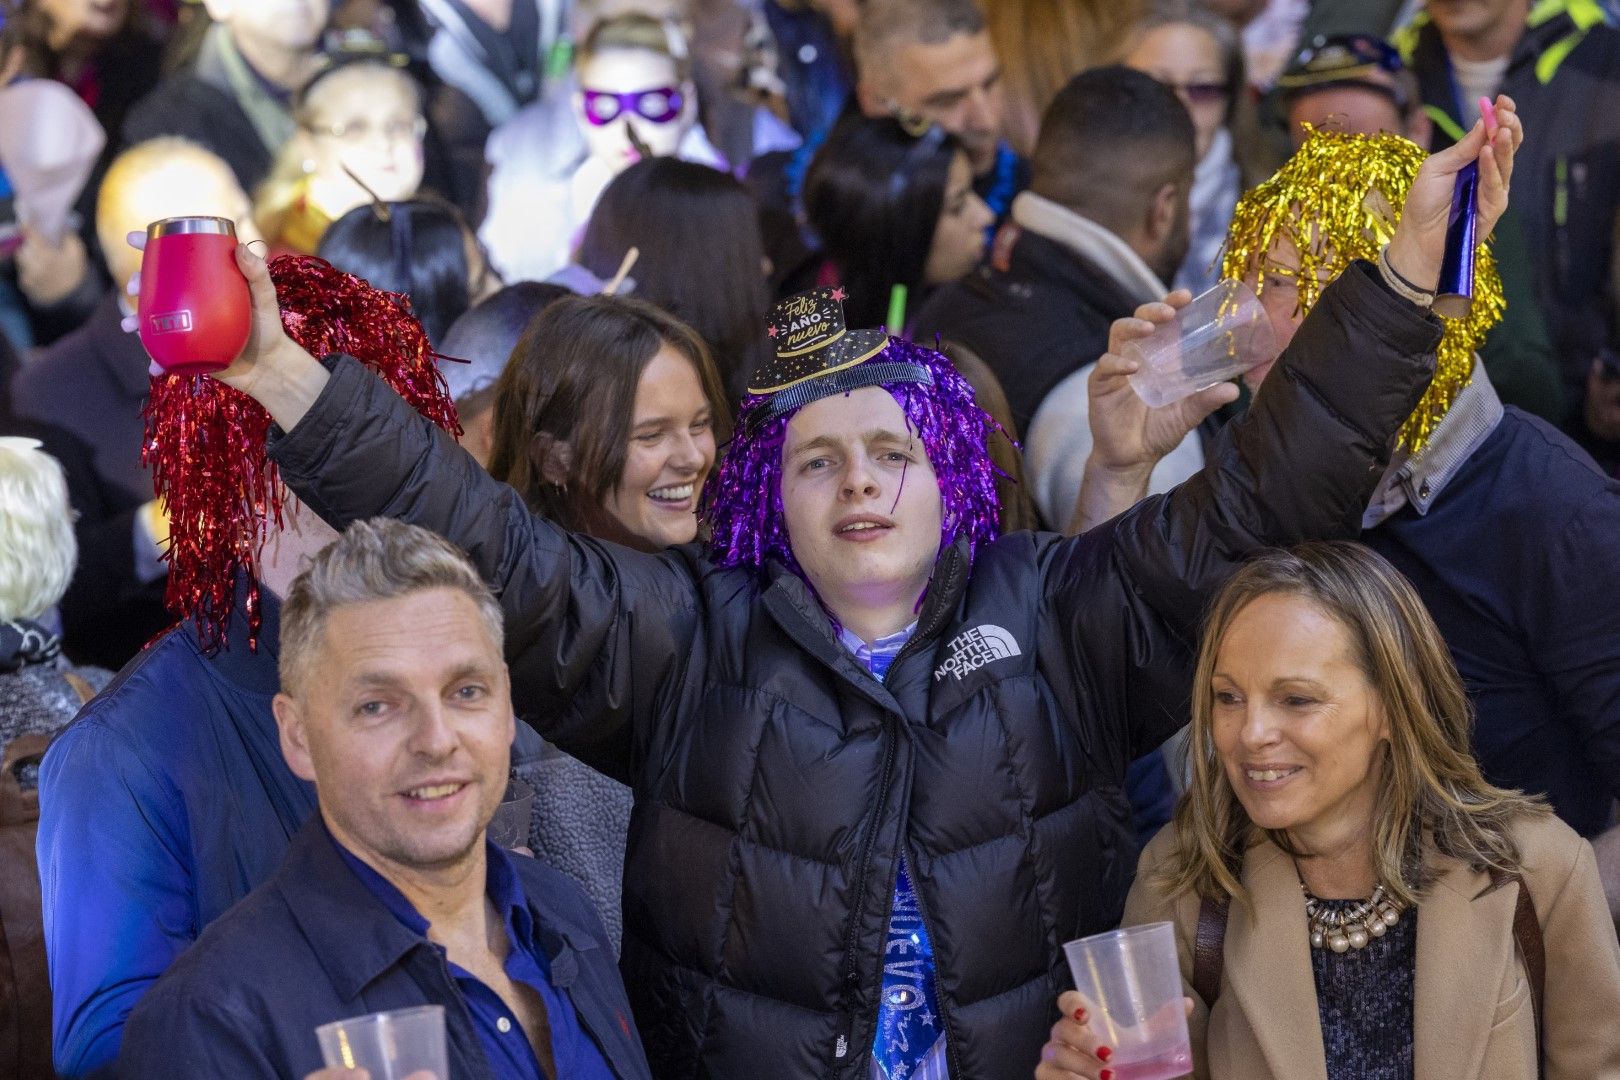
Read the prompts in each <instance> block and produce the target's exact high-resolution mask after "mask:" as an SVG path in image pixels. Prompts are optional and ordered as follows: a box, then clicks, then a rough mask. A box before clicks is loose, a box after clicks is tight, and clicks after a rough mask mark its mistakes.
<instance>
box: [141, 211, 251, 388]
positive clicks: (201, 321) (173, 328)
mask: <svg viewBox="0 0 1620 1080" xmlns="http://www.w3.org/2000/svg"><path fill="white" fill-rule="evenodd" d="M138 314H139V316H140V334H141V344H142V345H145V346H146V351H147V352H148V353H150V354H151V356H152V359H153V360H156V361H157V362H158V366H159V367H161V368H163V370H165V371H167V372H169V373H170V374H171V375H206V374H208V373H209V372H214V371H222V370H224V369H225V368H227V367H229V366H230V364H231V361H232V360H235V359H236V357H237V355H238V354H239V353H240V352H241V351H242V347H243V346H244V345H246V344H247V339H248V330H249V328H250V326H251V323H252V318H253V298H252V296H251V295H250V294H249V292H248V283H247V279H246V278H244V277H243V276H242V271H241V270H239V269H238V268H237V266H236V225H235V224H234V223H233V222H232V221H231V220H230V219H229V218H218V217H176V218H164V219H163V220H162V221H154V222H153V223H152V224H150V225H148V226H147V227H146V254H145V256H144V257H143V258H142V259H141V295H140V303H139V312H138Z"/></svg>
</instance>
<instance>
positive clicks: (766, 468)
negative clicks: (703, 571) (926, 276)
mask: <svg viewBox="0 0 1620 1080" xmlns="http://www.w3.org/2000/svg"><path fill="white" fill-rule="evenodd" d="M885 361H888V362H895V363H905V364H917V365H920V366H922V367H925V368H927V369H928V370H929V372H930V373H932V374H933V376H934V384H933V385H932V386H923V385H921V384H918V383H889V384H885V385H884V387H883V388H884V389H885V390H887V391H888V392H889V393H890V394H893V395H894V399H895V400H896V401H898V402H899V403H900V407H901V409H903V410H904V411H905V414H906V420H907V421H908V422H909V423H910V425H911V429H912V430H913V431H915V432H916V433H917V434H918V436H919V437H920V438H921V439H922V444H923V449H924V451H925V452H926V453H927V454H928V461H929V463H930V464H931V465H933V467H934V475H935V477H936V478H937V479H938V481H939V496H940V500H941V502H942V503H943V506H942V508H941V509H942V514H941V521H940V537H939V542H940V546H941V548H942V549H943V548H944V547H947V546H949V545H950V544H953V543H955V542H956V539H957V537H959V536H966V537H967V539H968V544H969V546H970V549H972V548H977V547H978V545H979V544H981V543H983V542H984V541H987V540H991V539H994V538H995V536H996V535H997V533H998V532H999V531H1000V527H1001V502H1000V499H999V498H998V497H997V495H996V467H995V465H994V464H993V463H992V462H991V460H990V450H989V445H990V437H991V435H993V434H994V433H995V432H996V431H997V430H999V425H997V424H996V422H995V421H994V420H993V419H991V417H990V415H989V414H988V413H986V412H985V411H984V410H983V409H981V408H979V406H978V404H977V403H976V402H975V401H974V399H973V388H972V387H971V386H970V385H968V381H967V380H966V379H964V378H963V377H962V376H961V374H960V373H959V372H958V371H957V370H956V368H955V366H954V365H952V363H951V362H950V361H949V360H948V359H946V358H945V357H944V356H942V355H940V354H939V353H937V352H934V351H933V350H932V349H925V348H923V347H922V346H921V345H915V344H913V343H911V342H909V341H902V340H900V339H899V338H890V339H889V344H888V346H887V347H886V348H885V349H884V350H883V351H882V352H880V353H878V354H877V355H876V356H874V357H872V358H871V359H870V360H869V361H867V362H868V363H881V362H885ZM769 400H770V398H769V397H759V396H754V397H749V398H748V399H746V400H745V401H744V402H743V404H742V409H741V411H740V412H739V414H738V417H737V426H736V428H735V430H736V435H735V436H734V437H733V438H732V440H731V444H730V446H729V447H727V450H726V456H725V460H724V461H723V462H721V464H720V469H719V471H718V472H717V473H716V474H715V477H714V479H713V480H711V481H709V483H708V484H706V485H704V492H703V518H704V520H705V521H706V522H707V523H708V525H709V528H710V531H711V532H712V534H713V539H712V540H711V548H710V551H711V555H712V558H713V560H714V563H715V565H717V566H724V567H732V566H743V567H748V568H751V569H753V570H761V569H763V568H764V566H765V564H766V563H767V562H769V561H770V560H772V559H777V560H780V561H781V562H782V563H783V564H785V565H786V566H788V567H789V568H790V569H792V570H793V571H794V572H795V573H798V574H800V576H803V575H802V572H801V571H800V569H799V564H798V561H797V560H796V559H794V557H793V549H792V547H791V546H790V545H789V543H788V535H787V519H786V517H785V515H784V514H783V510H782V443H783V441H784V440H785V438H786V435H787V427H788V423H789V422H790V421H791V420H792V419H793V415H794V414H793V413H791V412H790V413H787V414H786V415H784V416H779V417H776V418H775V419H772V420H768V421H766V422H765V423H764V424H763V425H761V426H760V427H759V429H758V430H754V429H753V426H752V425H751V424H750V423H749V421H750V419H751V417H752V414H753V413H754V412H755V411H757V410H758V409H760V408H762V407H763V406H764V404H765V403H766V402H768V401H769Z"/></svg>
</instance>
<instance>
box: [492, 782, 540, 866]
mask: <svg viewBox="0 0 1620 1080" xmlns="http://www.w3.org/2000/svg"><path fill="white" fill-rule="evenodd" d="M533 817H534V788H532V787H530V786H529V785H528V784H525V783H524V782H523V781H522V780H518V779H516V778H513V780H512V782H511V783H509V784H507V785H506V798H504V799H502V800H501V805H500V806H497V807H496V808H495V816H494V817H492V818H490V820H489V828H488V829H486V830H485V832H486V833H488V835H489V838H490V839H491V840H493V841H494V842H495V846H496V847H502V848H506V849H507V850H508V851H510V850H511V849H513V848H516V847H522V848H526V847H528V846H529V822H530V820H531V819H532V818H533Z"/></svg>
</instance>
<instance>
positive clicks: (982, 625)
mask: <svg viewBox="0 0 1620 1080" xmlns="http://www.w3.org/2000/svg"><path fill="white" fill-rule="evenodd" d="M1438 339H1439V331H1438V329H1437V328H1436V326H1435V325H1434V324H1433V323H1431V322H1430V321H1429V320H1428V319H1426V318H1425V317H1423V316H1422V315H1420V314H1418V313H1417V311H1416V309H1414V308H1412V307H1411V306H1410V305H1407V304H1406V303H1405V302H1404V301H1402V300H1399V299H1398V298H1396V297H1395V296H1394V295H1393V294H1391V293H1389V292H1387V291H1386V290H1385V289H1384V287H1383V286H1382V285H1381V284H1379V283H1378V281H1377V277H1376V273H1375V272H1373V271H1372V270H1371V268H1370V267H1368V266H1367V265H1365V264H1361V265H1358V266H1356V267H1354V268H1352V269H1351V270H1350V271H1349V272H1348V273H1347V274H1345V275H1344V277H1343V278H1342V279H1341V280H1340V281H1339V282H1338V283H1336V284H1335V285H1334V286H1332V287H1331V288H1330V289H1329V290H1327V293H1326V294H1325V296H1324V298H1323V300H1322V301H1321V303H1320V304H1319V305H1318V306H1317V308H1316V310H1315V311H1314V312H1313V313H1312V315H1311V317H1310V319H1309V321H1308V322H1307V323H1306V325H1305V326H1304V327H1303V328H1302V329H1301V330H1300V332H1299V335H1298V337H1297V338H1296V339H1295V342H1294V345H1293V346H1292V347H1291V349H1290V351H1289V353H1288V355H1287V356H1286V357H1285V358H1284V360H1283V362H1282V364H1281V365H1280V368H1281V374H1280V376H1278V375H1274V376H1273V377H1272V379H1271V380H1270V381H1269V382H1268V383H1267V388H1266V391H1265V392H1264V393H1262V394H1261V395H1260V397H1259V399H1258V401H1257V403H1256V405H1255V407H1254V408H1253V409H1252V410H1250V412H1249V414H1248V416H1247V417H1246V418H1245V419H1243V420H1242V421H1240V422H1238V423H1236V424H1234V425H1232V427H1231V428H1230V429H1229V430H1228V433H1227V434H1226V435H1225V436H1224V441H1223V442H1222V445H1221V447H1220V449H1219V451H1218V452H1217V454H1216V455H1215V457H1214V459H1213V464H1212V465H1211V466H1210V468H1208V469H1206V470H1205V472H1204V473H1202V474H1201V475H1199V476H1198V477H1196V478H1194V479H1193V480H1191V481H1189V482H1188V483H1187V484H1185V485H1183V486H1182V487H1181V488H1180V489H1178V490H1177V491H1175V492H1172V493H1171V494H1169V495H1167V496H1163V497H1158V498H1154V499H1150V500H1148V501H1147V502H1146V503H1144V504H1143V505H1141V506H1140V507H1138V508H1137V509H1135V510H1133V511H1132V512H1130V513H1129V514H1126V515H1124V516H1123V517H1121V518H1119V519H1116V520H1115V521H1114V522H1112V523H1110V524H1109V525H1106V526H1104V527H1102V528H1100V529H1097V530H1095V531H1093V532H1091V533H1088V534H1086V535H1085V536H1082V537H1079V538H1076V539H1071V540H1065V539H1062V538H1060V537H1057V536H1053V535H1038V534H1037V535H1032V534H1029V533H1017V534H1013V535H1011V536H1007V537H1004V538H1003V539H1001V540H999V541H997V542H995V543H993V544H990V545H988V546H986V547H984V548H983V549H981V550H980V552H979V553H978V556H977V558H976V560H975V561H974V562H973V564H972V565H971V566H970V565H969V563H968V560H967V558H966V555H965V552H964V550H963V549H962V548H960V547H958V548H955V549H952V550H947V551H945V552H943V553H942V555H941V557H940V559H939V563H938V565H937V567H936V569H935V571H934V576H933V581H932V583H931V585H930V587H929V590H928V597H927V601H926V603H925V604H924V607H923V609H922V612H921V613H920V617H919V623H918V629H917V632H916V635H915V636H914V638H913V639H912V640H911V642H910V643H909V644H908V646H907V647H906V649H905V651H904V652H903V653H902V654H901V656H900V657H899V658H898V659H897V660H896V661H895V664H894V666H893V668H892V669H891V671H890V672H889V676H888V680H887V682H886V683H879V682H877V681H875V680H874V679H872V678H871V677H870V676H869V675H868V674H867V673H866V671H865V670H864V669H863V668H862V667H860V666H859V665H858V664H857V663H856V662H855V660H854V659H853V658H852V657H851V656H850V655H849V653H848V652H847V651H846V650H845V649H844V648H843V647H842V646H841V645H840V644H839V643H838V641H837V640H836V638H835V637H834V636H833V631H832V629H831V627H830V624H829V621H828V618H827V615H826V614H825V613H824V611H823V610H822V608H821V607H820V606H819V604H818V603H817V602H816V600H815V598H814V597H813V596H812V595H811V594H810V592H809V591H808V589H807V588H806V587H805V585H804V584H803V583H802V582H801V581H800V580H799V579H798V578H796V577H795V576H793V575H792V574H789V573H787V572H785V571H777V572H775V573H773V574H771V575H770V576H769V578H768V579H767V580H766V581H763V582H756V581H753V580H751V579H750V578H749V577H747V576H745V575H744V574H743V573H741V572H737V571H718V570H715V569H714V568H712V567H711V566H710V565H709V564H707V563H706V562H705V560H704V558H703V553H702V552H701V550H699V549H698V548H696V547H687V548H681V549H676V550H674V551H671V552H668V553H665V554H662V555H657V556H653V555H641V554H634V553H631V552H629V551H626V550H624V549H622V548H618V547H615V546H613V545H611V544H605V543H600V542H597V541H592V540H588V539H584V538H580V537H575V536H570V535H568V534H566V533H564V532H562V531H561V530H559V529H557V528H555V527H554V526H552V525H550V524H548V523H547V522H545V521H542V520H540V519H538V518H535V517H534V516H532V515H531V514H530V513H529V512H528V511H527V510H526V509H525V508H524V506H523V502H522V500H521V498H519V497H518V496H517V495H516V494H515V493H514V492H512V491H510V490H509V489H507V488H505V487H504V486H502V485H500V484H498V483H496V482H494V481H492V480H490V479H489V478H488V477H486V476H485V475H484V474H483V473H482V472H481V471H480V470H479V469H478V466H477V465H476V464H475V463H474V461H473V459H472V458H471V457H470V456H468V455H466V454H463V453H460V452H459V451H457V450H456V449H455V448H454V447H453V446H452V445H451V443H450V440H449V439H448V438H447V437H445V436H444V435H443V434H442V433H440V432H438V431H437V430H436V429H434V428H432V427H431V426H430V425H428V424H427V423H426V422H425V421H421V420H419V419H418V418H417V417H416V416H414V415H413V414H412V413H411V412H410V410H409V409H408V408H407V407H406V406H404V404H403V403H402V402H400V401H399V399H398V398H396V397H394V396H393V395H392V394H391V393H390V392H389V391H388V390H387V389H385V388H384V386H383V384H382V383H381V382H379V381H377V380H376V379H374V378H372V377H371V376H370V375H368V374H366V373H365V371H364V370H363V369H362V368H361V367H360V366H359V365H357V364H355V363H354V362H352V361H350V360H347V359H339V360H337V361H335V362H334V363H333V364H332V375H333V377H332V379H331V381H330V382H329V383H328V385H327V387H326V389H325V390H324V391H323V393H322V395H321V397H320V399H319V401H318V402H317V403H316V404H315V406H314V407H313V408H312V409H311V411H310V412H309V413H308V414H307V415H306V417H305V418H304V419H303V420H302V421H301V422H300V423H299V424H298V426H297V427H296V428H295V429H294V430H293V431H292V432H291V433H290V434H286V435H283V436H281V437H280V438H279V439H278V440H277V442H276V444H275V446H274V450H273V454H274V457H275V458H276V460H278V461H279V462H280V464H281V467H282V475H283V477H284V478H285V479H286V480H287V482H288V483H289V484H290V485H291V486H292V488H293V489H294V490H295V491H297V492H298V494H299V495H300V496H301V497H302V498H304V499H305V500H306V501H307V502H308V503H309V504H310V505H311V506H312V507H314V508H315V509H316V511H317V512H318V513H320V514H321V515H322V516H323V517H326V518H328V519H329V520H332V521H333V522H335V523H340V524H341V523H343V522H347V521H349V520H351V519H354V518H358V517H365V516H368V515H375V514H386V515H393V516H397V517H402V518H405V519H407V520H410V521H415V522H417V523H419V524H423V525H427V526H429V527H432V528H434V529H437V530H439V531H441V532H442V533H443V534H444V535H446V536H448V537H449V538H451V539H452V540H454V541H456V542H457V543H459V544H460V545H461V546H462V547H463V548H465V549H466V550H467V551H468V553H469V554H470V555H471V556H472V558H473V559H474V561H475V562H476V563H477V564H478V565H479V566H480V567H481V568H482V570H483V571H484V573H485V574H486V575H487V576H488V578H489V580H490V581H491V582H492V583H493V584H494V585H495V587H496V589H497V592H498V594H499V595H500V597H501V603H502V606H503V607H504V609H505V611H506V618H507V640H506V647H507V655H508V657H509V658H510V660H511V664H512V676H513V697H514V699H515V701H516V702H517V707H518V710H519V712H520V714H521V715H522V716H523V717H524V718H525V719H526V720H528V721H529V722H531V723H535V724H538V725H542V726H543V730H544V731H545V733H546V735H547V736H548V737H549V738H552V739H553V740H555V741H556V742H557V743H558V744H559V745H561V746H564V747H566V748H567V749H568V750H569V751H570V752H572V753H575V754H576V755H578V756H580V757H582V758H584V759H585V760H587V761H588V762H591V763H593V764H597V765H599V766H601V767H603V768H605V769H607V770H610V771H613V772H615V773H616V774H618V775H621V776H624V777H627V778H628V779H629V781H630V782H631V783H632V784H633V785H634V787H635V791H636V808H635V813H634V816H633V818H632V821H631V827H630V850H629V853H628V856H627V859H626V868H625V892H624V917H625V935H624V956H623V969H624V973H625V981H626V983H627V984H628V986H629V990H630V994H631V998H632V1001H633V1003H634V1005H635V1008H636V1018H637V1020H638V1022H639V1024H640V1026H641V1030H642V1035H643V1038H644V1039H645V1041H646V1045H647V1050H648V1055H649V1057H650V1058H651V1059H652V1061H653V1068H654V1072H655V1073H656V1074H657V1075H659V1076H661V1077H682V1078H685V1077H693V1078H696V1077H723V1078H736V1080H756V1078H764V1077H770V1078H788V1077H805V1078H809V1077H839V1078H860V1080H864V1078H865V1077H866V1075H867V1069H868V1065H867V1060H868V1053H867V1049H868V1047H870V1045H871V1042H872V1036H873V1027H874V1021H875V1018H876V1011H877V992H878V987H879V981H880V976H881V967H882V948H883V940H884V933H885V928H886V924H887V919H888V915H889V905H890V896H891V893H892V889H893V884H894V878H895V870H896V867H897V865H898V862H899V859H900V856H901V854H902V852H903V853H904V854H905V856H906V858H907V860H908V862H909V865H910V867H911V873H912V878H913V881H914V882H915V883H916V887H917V892H918V895H919V898H920V900H921V904H922V908H923V912H924V915H925V917H926V918H927V920H928V924H929V928H930V931H931V933H932V935H933V940H934V944H935V948H936V955H937V964H938V971H937V978H938V980H939V991H940V993H939V998H940V1001H941V1004H942V1011H943V1013H944V1019H945V1023H946V1025H947V1031H948V1033H949V1036H950V1048H951V1049H950V1061H951V1070H952V1075H953V1076H955V1077H959V1078H969V1077H971V1078H984V1077H998V1078H999V1077H1008V1078H1011V1077H1020V1078H1021V1077H1026V1076H1028V1075H1029V1071H1030V1069H1031V1068H1032V1067H1033V1065H1034V1063H1035V1057H1036V1054H1037V1052H1038V1050H1039V1047H1040V1045H1041V1043H1042V1042H1043V1041H1044V1034H1045V1031H1046V1029H1047V1027H1048V1026H1049V1024H1050V1023H1051V1021H1052V1019H1053V1018H1054V1013H1053V1008H1052V1001H1053V999H1054V996H1055V994H1056V993H1057V991H1058V989H1059V988H1060V986H1061V985H1063V984H1064V983H1065V982H1066V980H1067V975H1066V973H1065V970H1064V965H1063V960H1062V953H1061V950H1060V946H1061V944H1062V942H1064V941H1066V940H1068V939H1070V938H1073V937H1075V936H1077V935H1079V934H1084V933H1090V932H1092V931H1096V930H1101V929H1103V928H1106V927H1108V926H1110V925H1112V924H1113V923H1114V922H1115V921H1116V920H1117V918H1118V916H1119V913H1120V908H1121V904H1122V900H1123V897H1124V892H1125V886H1126V883H1127V879H1128V878H1129V876H1130V872H1131V866H1130V857H1131V849H1130V847H1129V840H1128V836H1129V824H1128V816H1127V809H1126V806H1125V802H1124V799H1123V797H1122V796H1121V793H1120V785H1121V781H1122V779H1123V777H1124V774H1125V767H1126V764H1127V763H1128V762H1129V761H1130V760H1131V759H1132V758H1134V757H1137V756H1139V755H1140V754H1142V753H1143V752H1145V751H1147V750H1149V749H1151V748H1152V747H1154V746H1156V745H1158V743H1159V742H1160V741H1161V740H1163V739H1164V738H1165V737H1166V736H1167V735H1169V734H1170V733H1171V732H1172V731H1174V730H1175V729H1176V728H1177V727H1178V726H1179V725H1180V724H1181V723H1182V722H1183V718H1184V715H1185V704H1186V700H1187V694H1188V685H1189V681H1190V664H1189V662H1190V655H1191V653H1190V649H1191V643H1192V641H1193V638H1194V635H1195V631H1196V623H1197V620H1198V617H1199V614H1200V608H1201V606H1202V603H1203V601H1204V599H1205V598H1206V597H1207V596H1208V595H1209V593H1210V591H1211V590H1212V589H1214V588H1215V587H1216V586H1217V585H1218V584H1219V583H1220V582H1221V581H1222V580H1223V579H1224V578H1225V577H1226V576H1227V575H1228V574H1229V572H1230V571H1231V570H1232V569H1233V567H1234V565H1235V563H1236V562H1237V561H1238V560H1240V559H1241V558H1242V557H1243V556H1244V555H1245V554H1247V553H1248V552H1250V551H1252V550H1254V549H1255V548H1257V547H1259V546H1260V545H1262V544H1266V543H1288V542H1292V541H1296V540H1300V539H1303V538H1306V537H1326V536H1334V537H1342V536H1351V535H1354V534H1355V532H1356V530H1357V526H1358V523H1359V522H1360V519H1361V514H1362V510H1363V509H1364V507H1365V506H1366V503H1367V500H1368V498H1369V497H1370V495H1371V492H1372V488H1373V485H1374V483H1375V482H1376V481H1377V479H1378V477H1379V475H1380V474H1381V472H1382V471H1383V468H1384V464H1385V459H1386V456H1387V455H1386V447H1387V446H1388V445H1389V443H1390V440H1391V436H1392V435H1393V433H1394V432H1395V430H1396V428H1397V427H1398V426H1399V424H1400V422H1401V421H1402V420H1403V419H1405V417H1406V416H1407V414H1408V413H1410V412H1411V410H1412V408H1413V407H1414V406H1415V404H1416V402H1417V400H1418V397H1419V396H1420V394H1421V392H1422V390H1423V388H1424V386H1425V385H1426V383H1427V381H1428V378H1429V375H1430V373H1431V371H1432V350H1433V348H1434V347H1435V344H1436V342H1437V341H1438Z"/></svg>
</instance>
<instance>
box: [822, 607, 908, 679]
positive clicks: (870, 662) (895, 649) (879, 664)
mask: <svg viewBox="0 0 1620 1080" xmlns="http://www.w3.org/2000/svg"><path fill="white" fill-rule="evenodd" d="M916 632H917V623H916V621H915V620H913V621H912V623H911V625H910V626H908V627H906V628H905V629H904V630H899V631H896V632H895V633H893V634H890V635H889V636H888V637H880V638H878V639H877V641H875V642H873V643H872V644H870V645H868V644H867V643H866V642H865V641H863V640H861V638H860V636H859V635H857V634H855V633H853V632H851V631H850V630H849V629H848V628H847V627H843V626H840V627H839V628H838V640H839V642H840V643H842V644H843V646H844V648H846V649H848V650H849V651H850V652H851V653H852V654H854V656H855V659H856V660H859V661H860V662H861V664H862V666H864V667H865V668H866V670H867V671H870V672H872V673H873V674H874V675H878V674H879V672H880V670H881V671H882V672H885V673H886V672H887V671H888V668H889V664H891V663H893V662H894V658H895V657H896V656H899V655H900V650H901V649H903V648H905V647H906V642H908V641H910V640H911V635H913V634H915V633H916ZM879 677H880V678H881V675H879Z"/></svg>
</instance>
